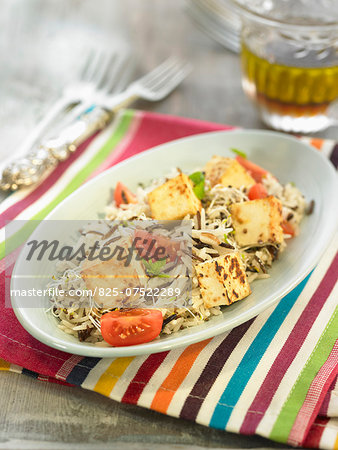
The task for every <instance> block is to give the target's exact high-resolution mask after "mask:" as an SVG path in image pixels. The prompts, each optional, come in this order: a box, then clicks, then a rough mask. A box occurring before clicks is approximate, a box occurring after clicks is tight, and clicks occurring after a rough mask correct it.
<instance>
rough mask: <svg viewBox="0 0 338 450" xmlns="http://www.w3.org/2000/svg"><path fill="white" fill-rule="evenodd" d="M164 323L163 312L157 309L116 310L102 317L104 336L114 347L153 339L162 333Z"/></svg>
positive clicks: (137, 343)
mask: <svg viewBox="0 0 338 450" xmlns="http://www.w3.org/2000/svg"><path fill="white" fill-rule="evenodd" d="M162 325H163V318H162V313H161V311H158V310H156V309H125V310H116V311H112V312H109V313H106V314H104V315H103V316H102V317H101V333H102V337H103V339H104V340H105V341H106V342H108V344H110V345H112V346H113V347H124V346H127V345H139V344H144V343H146V342H149V341H152V340H153V339H155V338H156V337H157V336H158V335H159V334H160V332H161V330H162Z"/></svg>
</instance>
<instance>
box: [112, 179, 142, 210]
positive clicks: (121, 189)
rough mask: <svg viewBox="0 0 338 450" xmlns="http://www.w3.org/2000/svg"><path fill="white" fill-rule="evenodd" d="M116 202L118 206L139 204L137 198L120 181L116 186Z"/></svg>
mask: <svg viewBox="0 0 338 450" xmlns="http://www.w3.org/2000/svg"><path fill="white" fill-rule="evenodd" d="M114 200H115V203H116V206H120V205H122V204H128V203H136V202H137V199H136V196H135V195H134V194H133V193H132V192H131V191H130V190H129V189H128V188H127V187H126V186H125V185H124V184H122V183H121V181H119V182H118V183H117V185H116V188H115V192H114Z"/></svg>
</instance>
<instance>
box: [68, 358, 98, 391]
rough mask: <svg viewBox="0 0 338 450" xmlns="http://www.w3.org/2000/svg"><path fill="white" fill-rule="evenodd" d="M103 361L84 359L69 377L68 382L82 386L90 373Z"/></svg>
mask: <svg viewBox="0 0 338 450" xmlns="http://www.w3.org/2000/svg"><path fill="white" fill-rule="evenodd" d="M99 361H101V358H83V359H82V360H81V361H80V362H79V363H78V364H76V366H75V367H74V369H73V370H72V371H71V372H70V374H69V375H68V377H67V379H66V381H67V382H68V383H70V384H75V385H77V386H81V384H82V383H83V382H84V380H85V379H86V378H87V376H88V374H89V372H90V371H91V370H92V369H93V368H94V367H95V366H96V364H97V363H98V362H99Z"/></svg>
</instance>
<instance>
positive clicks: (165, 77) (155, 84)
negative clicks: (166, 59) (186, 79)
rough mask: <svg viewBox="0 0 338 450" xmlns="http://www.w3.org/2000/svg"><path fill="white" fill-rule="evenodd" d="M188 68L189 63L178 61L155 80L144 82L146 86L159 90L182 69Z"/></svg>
mask: <svg viewBox="0 0 338 450" xmlns="http://www.w3.org/2000/svg"><path fill="white" fill-rule="evenodd" d="M185 68H188V65H187V63H183V62H181V61H177V62H176V63H175V64H174V65H173V66H171V67H170V68H169V69H168V70H167V71H166V72H164V73H163V74H162V76H158V77H157V78H156V79H155V80H154V81H152V82H148V83H146V84H143V85H144V86H145V87H147V88H149V89H151V90H154V91H156V90H159V89H161V88H162V87H163V86H165V85H167V83H169V82H170V81H171V80H172V79H173V78H174V77H176V76H177V75H178V74H179V73H180V72H181V71H183V70H184V69H185Z"/></svg>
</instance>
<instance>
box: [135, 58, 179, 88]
mask: <svg viewBox="0 0 338 450" xmlns="http://www.w3.org/2000/svg"><path fill="white" fill-rule="evenodd" d="M176 62H177V59H176V58H174V57H172V56H171V57H170V58H168V59H166V60H165V61H164V62H163V63H162V64H160V65H159V66H157V67H156V68H155V69H154V70H152V71H151V72H149V73H148V74H147V75H144V76H143V77H142V78H139V79H138V80H137V82H139V83H142V84H143V85H145V84H148V83H152V82H154V81H155V80H156V79H157V78H158V77H160V76H162V75H163V74H164V73H166V72H167V71H168V70H169V69H170V68H171V67H172V66H173V65H174V64H176Z"/></svg>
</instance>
